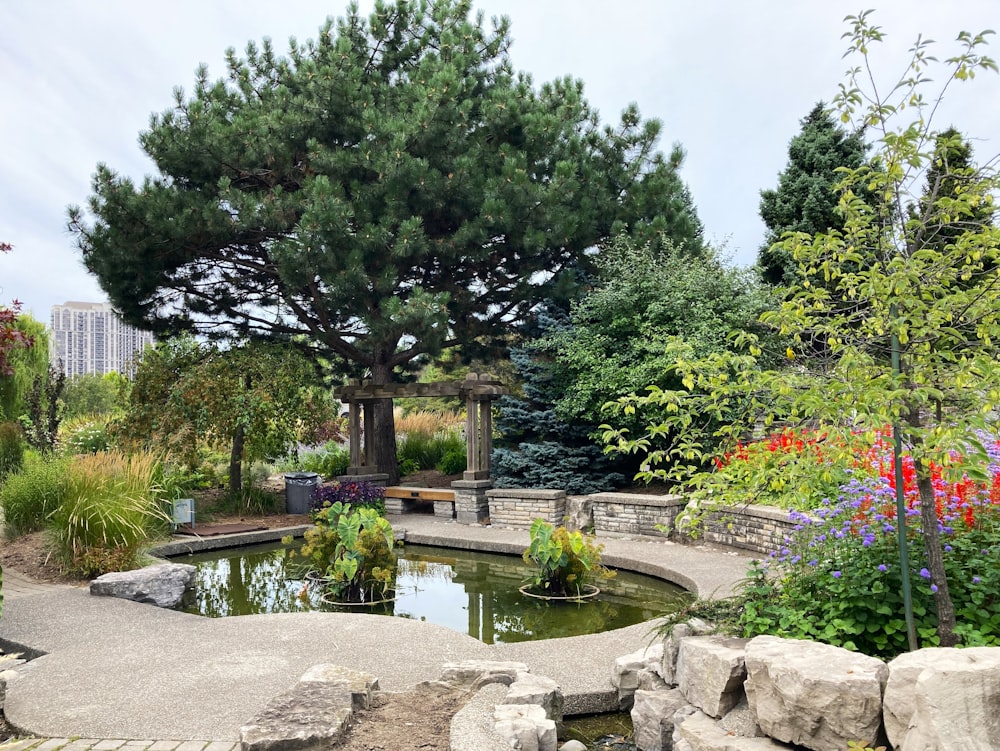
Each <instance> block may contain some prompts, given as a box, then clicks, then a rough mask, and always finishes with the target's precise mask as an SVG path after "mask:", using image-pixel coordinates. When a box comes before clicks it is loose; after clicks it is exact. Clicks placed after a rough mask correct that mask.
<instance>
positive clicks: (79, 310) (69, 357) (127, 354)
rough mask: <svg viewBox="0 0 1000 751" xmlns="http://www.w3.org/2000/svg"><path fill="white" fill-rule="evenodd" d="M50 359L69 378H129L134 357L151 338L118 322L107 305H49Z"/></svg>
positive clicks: (78, 303)
mask: <svg viewBox="0 0 1000 751" xmlns="http://www.w3.org/2000/svg"><path fill="white" fill-rule="evenodd" d="M51 329H52V335H51V338H50V347H51V352H50V357H51V361H52V363H53V364H55V363H57V362H60V361H61V362H62V368H63V372H65V373H66V375H67V376H68V377H70V378H72V377H73V376H78V375H82V374H84V373H102V374H103V373H110V372H112V371H114V372H117V373H122V374H124V375H131V374H132V373H133V372H134V370H135V358H136V356H137V355H139V354H140V353H141V352H142V350H143V348H144V347H145V346H146V345H147V344H152V343H153V335H152V334H151V333H149V332H148V331H141V330H139V329H137V328H135V327H134V326H129V325H128V324H126V323H124V322H122V320H121V319H120V318H118V316H117V315H115V312H114V310H112V308H111V306H110V305H108V304H107V303H93V302H67V303H65V304H64V305H53V306H52V322H51Z"/></svg>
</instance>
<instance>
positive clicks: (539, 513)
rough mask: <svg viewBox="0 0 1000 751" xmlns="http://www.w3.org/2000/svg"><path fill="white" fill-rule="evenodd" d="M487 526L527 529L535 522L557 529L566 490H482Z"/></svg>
mask: <svg viewBox="0 0 1000 751" xmlns="http://www.w3.org/2000/svg"><path fill="white" fill-rule="evenodd" d="M486 497H487V499H488V500H489V505H490V523H491V524H494V525H497V526H500V527H517V528H523V529H528V528H530V527H531V524H532V522H533V521H535V519H539V518H540V519H544V520H545V521H547V522H549V523H550V524H554V525H556V526H559V525H560V524H562V523H563V519H564V517H565V516H566V491H564V490H533V489H528V488H493V489H492V490H487V491H486Z"/></svg>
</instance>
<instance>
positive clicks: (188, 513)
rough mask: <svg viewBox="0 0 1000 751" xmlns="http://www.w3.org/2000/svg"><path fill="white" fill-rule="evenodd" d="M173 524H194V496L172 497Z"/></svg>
mask: <svg viewBox="0 0 1000 751" xmlns="http://www.w3.org/2000/svg"><path fill="white" fill-rule="evenodd" d="M173 522H174V526H175V527H176V526H178V525H180V524H190V525H191V526H192V527H193V526H194V498H175V499H174V518H173Z"/></svg>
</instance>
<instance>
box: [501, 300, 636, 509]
mask: <svg viewBox="0 0 1000 751" xmlns="http://www.w3.org/2000/svg"><path fill="white" fill-rule="evenodd" d="M570 326H571V323H570V317H569V315H568V314H567V313H566V312H565V311H564V310H563V309H561V308H560V307H558V306H557V305H555V304H549V305H546V306H545V307H544V308H543V309H542V310H541V311H540V312H539V313H538V316H537V318H536V319H535V320H534V321H533V323H532V325H531V327H530V330H528V331H526V332H525V334H526V335H527V336H526V340H527V343H526V344H523V345H522V346H520V347H516V348H514V349H513V350H512V351H511V355H510V359H511V362H512V363H513V365H514V368H515V370H516V371H517V374H518V375H519V376H520V377H521V379H522V382H523V396H520V397H516V396H505V397H503V398H502V399H500V401H499V403H498V406H499V414H498V416H497V419H496V422H495V425H496V429H497V431H498V432H499V434H500V437H499V439H498V440H497V443H496V448H495V449H494V451H493V470H492V474H493V480H494V482H495V484H496V485H497V487H501V488H556V489H560V490H565V491H566V492H567V493H569V494H571V495H582V494H587V493H595V492H598V491H602V490H611V489H613V488H615V487H620V486H622V485H624V484H626V483H627V482H628V480H627V477H630V476H631V475H632V474H633V473H634V468H632V467H630V466H628V465H627V462H626V460H623V459H621V458H613V457H609V456H605V455H604V453H603V451H602V450H601V448H600V446H599V445H598V443H597V441H596V440H595V439H593V438H591V437H590V436H591V434H592V433H594V431H596V429H597V425H596V424H591V423H585V422H573V423H567V422H564V421H562V420H561V419H559V417H558V416H557V415H556V407H555V405H556V401H557V400H558V399H559V398H560V397H561V396H562V394H563V393H565V389H566V385H567V384H566V378H567V376H566V374H565V372H564V371H562V370H561V368H560V367H559V365H558V364H557V363H556V357H555V352H553V351H550V349H549V348H550V347H551V346H552V345H551V344H548V345H547V344H546V342H547V341H548V340H549V337H548V335H549V334H553V333H555V332H556V331H560V330H565V329H567V328H569V327H570Z"/></svg>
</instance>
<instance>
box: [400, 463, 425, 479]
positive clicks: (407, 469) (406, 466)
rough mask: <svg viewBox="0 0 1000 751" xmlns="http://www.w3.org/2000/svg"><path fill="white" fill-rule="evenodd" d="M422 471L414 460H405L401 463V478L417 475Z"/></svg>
mask: <svg viewBox="0 0 1000 751" xmlns="http://www.w3.org/2000/svg"><path fill="white" fill-rule="evenodd" d="M419 471H420V465H419V464H417V463H416V462H415V461H413V459H403V461H401V462H400V463H399V476H400V477H406V476H407V475H415V474H416V473H417V472H419Z"/></svg>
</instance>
